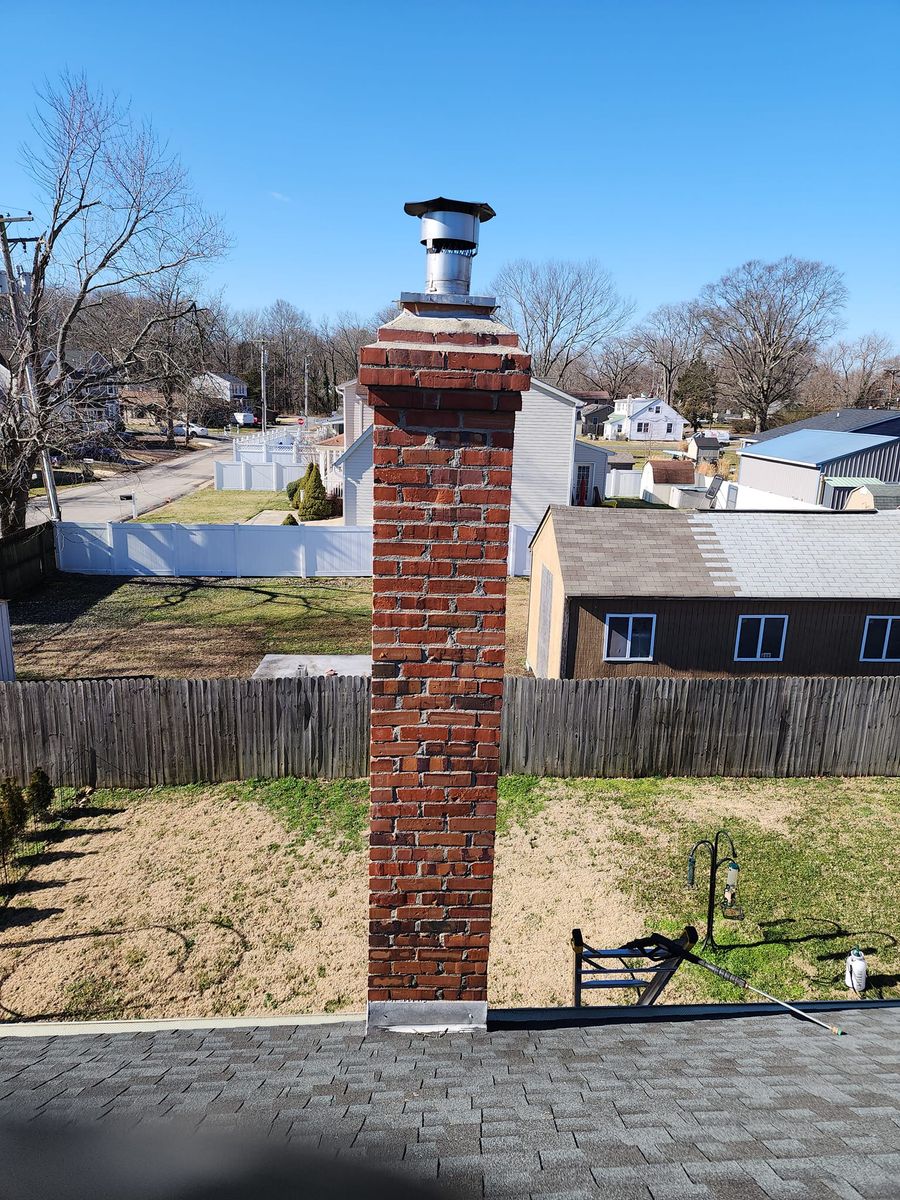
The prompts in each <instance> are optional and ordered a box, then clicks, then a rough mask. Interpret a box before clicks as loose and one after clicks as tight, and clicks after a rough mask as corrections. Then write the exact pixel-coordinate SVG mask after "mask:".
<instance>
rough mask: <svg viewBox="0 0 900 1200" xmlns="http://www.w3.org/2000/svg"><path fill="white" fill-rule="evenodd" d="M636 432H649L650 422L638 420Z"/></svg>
mask: <svg viewBox="0 0 900 1200" xmlns="http://www.w3.org/2000/svg"><path fill="white" fill-rule="evenodd" d="M637 432H638V433H649V432H650V422H649V421H638V423H637Z"/></svg>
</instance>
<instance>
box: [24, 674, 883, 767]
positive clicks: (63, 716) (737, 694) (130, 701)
mask: <svg viewBox="0 0 900 1200" xmlns="http://www.w3.org/2000/svg"><path fill="white" fill-rule="evenodd" d="M368 722H369V683H368V680H366V679H352V678H344V677H340V676H338V677H331V678H325V679H276V680H262V679H94V680H67V681H61V682H53V683H0V730H2V735H0V778H2V777H5V776H12V777H13V778H16V779H18V780H20V781H23V782H24V781H25V780H26V779H27V777H28V775H29V773H30V772H31V771H32V770H33V769H34V768H35V767H37V766H42V767H44V768H45V769H46V770H47V771H48V773H49V774H50V776H51V778H52V779H53V780H54V782H57V783H60V784H76V785H77V784H84V783H96V784H98V785H99V786H109V787H113V786H118V787H150V786H154V785H156V784H179V783H194V782H211V783H212V782H222V781H226V780H230V779H250V778H257V777H260V778H263V777H278V776H282V775H301V776H302V775H305V776H311V777H318V778H325V779H333V778H347V777H353V776H360V775H365V774H366V772H367V770H368V740H369V723H368ZM501 736H502V764H503V770H504V772H506V773H507V774H511V773H523V774H533V775H558V776H579V775H580V776H591V775H597V776H613V777H614V776H639V775H733V776H756V777H765V776H803V775H900V677H896V676H894V677H888V678H852V679H849V678H848V679H825V678H787V677H785V678H780V679H778V678H772V679H671V678H658V679H653V678H641V679H589V680H543V679H542V680H536V679H519V678H512V677H510V678H508V679H507V680H506V692H505V696H504V705H503V724H502V734H501Z"/></svg>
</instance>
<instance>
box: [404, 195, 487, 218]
mask: <svg viewBox="0 0 900 1200" xmlns="http://www.w3.org/2000/svg"><path fill="white" fill-rule="evenodd" d="M403 211H404V212H405V213H408V214H409V216H411V217H423V216H425V214H426V213H430V212H458V213H469V215H470V216H473V217H477V218H478V220H479V221H489V220H490V219H491V217H496V215H497V214H496V213H495V212H494V210H493V209H492V208H491V206H490V205H489V204H475V203H474V202H473V201H471V200H448V199H447V198H446V196H435V198H434V199H433V200H410V201H409V202H408V203H407V204H404V205H403Z"/></svg>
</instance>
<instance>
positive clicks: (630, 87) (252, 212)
mask: <svg viewBox="0 0 900 1200" xmlns="http://www.w3.org/2000/svg"><path fill="white" fill-rule="evenodd" d="M3 24H4V35H5V36H4V43H5V46H6V51H5V65H6V66H9V67H11V74H10V75H7V76H6V77H5V79H4V89H3V114H4V119H3V121H2V123H0V205H2V206H3V207H4V208H13V207H15V208H20V207H31V206H33V205H34V203H35V196H34V194H33V192H32V191H31V189H30V184H29V182H28V181H27V180H26V179H25V177H24V176H23V174H22V172H21V170H20V169H19V166H18V147H19V145H20V144H21V142H22V140H23V139H24V138H26V137H27V136H28V132H29V125H28V121H29V112H30V110H31V108H32V106H33V91H34V88H35V86H36V85H39V84H40V83H41V81H42V79H43V78H45V77H47V78H53V77H54V76H55V75H56V74H57V73H58V72H59V71H60V70H62V69H64V68H69V69H70V70H74V71H82V70H83V71H84V72H85V73H86V75H87V76H88V78H89V80H91V81H92V82H94V83H96V84H98V85H102V86H103V87H105V88H107V89H109V90H113V91H118V92H119V93H120V94H121V95H122V96H126V97H129V98H130V99H131V102H132V105H133V108H134V110H135V111H136V112H138V113H141V114H147V115H149V116H150V117H151V118H152V120H153V122H154V124H155V125H156V127H157V129H158V130H159V131H160V132H161V133H162V134H164V135H165V136H166V137H167V138H168V139H169V140H170V142H171V144H172V145H173V147H176V148H177V149H178V150H179V151H180V153H181V155H182V157H183V158H184V160H185V162H186V163H187V164H188V165H189V166H190V168H191V171H192V175H193V178H194V181H195V184H196V187H197V190H198V191H199V193H200V194H201V196H202V198H203V200H204V202H205V203H206V204H207V205H208V206H209V207H211V208H213V209H215V210H216V211H218V212H220V213H221V214H222V216H223V218H224V220H225V223H226V225H227V227H228V229H229V230H230V233H231V235H232V238H233V240H234V246H233V250H232V252H231V254H230V256H229V258H228V260H227V262H225V263H223V264H222V265H221V266H220V267H218V268H217V269H216V270H215V271H214V273H213V276H212V282H213V283H214V285H215V286H217V287H223V288H224V289H225V293H226V296H227V299H228V300H229V302H230V303H231V304H232V305H234V306H235V307H245V306H256V305H262V304H265V303H268V302H269V301H271V300H273V299H275V298H276V297H279V296H281V297H284V298H286V299H287V300H290V301H291V302H292V303H294V304H296V305H297V306H298V307H300V308H304V309H306V310H307V311H308V312H310V313H311V314H312V315H313V316H314V317H319V316H322V315H324V314H327V313H333V312H335V311H337V310H339V309H350V310H356V311H359V312H361V313H368V312H370V311H372V310H374V309H375V308H377V307H379V306H381V305H382V304H383V303H385V302H387V301H388V300H390V299H393V298H394V297H395V296H396V295H397V294H398V293H399V291H400V290H402V289H415V288H417V287H418V286H419V284H420V280H421V277H422V273H423V264H422V261H421V257H422V256H421V251H420V248H419V246H418V244H417V241H416V227H415V224H414V222H413V221H412V220H411V219H410V218H409V217H406V216H404V214H403V211H402V206H403V202H404V201H405V200H409V199H423V198H426V197H428V196H431V195H436V194H441V193H442V194H444V195H450V196H458V197H462V198H466V199H474V200H487V201H488V202H490V203H491V204H492V205H493V206H494V208H495V209H496V210H497V214H498V216H497V219H496V220H495V221H493V222H492V223H491V224H490V225H489V226H488V227H487V228H486V229H485V231H484V233H483V238H482V250H481V253H480V255H479V258H478V260H477V261H476V263H475V275H474V282H475V285H476V288H481V290H484V288H485V287H486V285H487V283H488V281H489V280H490V278H491V275H492V273H493V272H494V271H495V270H496V269H497V267H499V266H500V264H501V263H502V262H504V261H505V260H507V259H509V258H514V257H518V256H525V257H530V258H536V259H540V258H552V257H555V258H580V257H589V256H590V257H596V258H598V259H600V260H601V261H602V262H603V263H604V265H605V266H606V267H607V268H608V269H609V270H610V271H611V272H612V274H613V276H614V277H615V279H616V281H617V283H618V286H619V288H620V290H621V291H623V292H624V293H625V294H627V295H629V296H631V297H633V298H634V300H635V301H636V303H637V305H638V310H639V312H641V313H642V312H646V311H647V310H649V309H651V308H652V307H654V306H655V305H656V304H659V303H663V302H666V301H676V300H680V299H684V298H688V297H690V296H691V295H693V294H694V293H695V292H696V291H697V289H698V288H699V287H700V286H701V285H702V284H703V283H704V282H706V281H707V280H709V279H712V278H715V277H717V276H718V275H720V274H721V273H722V272H723V271H724V270H726V269H727V268H729V267H732V266H735V265H737V264H738V263H740V262H742V261H744V260H745V259H748V258H752V257H760V258H767V259H770V258H777V257H780V256H781V255H783V254H787V253H793V254H796V255H799V256H803V257H810V258H819V259H822V260H824V261H827V262H830V263H833V264H835V265H836V266H837V267H839V268H840V269H841V270H842V271H844V272H845V275H846V280H847V284H848V286H849V288H850V296H851V299H850V304H849V306H848V310H847V323H848V332H850V333H853V334H855V333H860V332H863V331H866V330H868V329H873V328H874V329H878V330H881V331H883V332H885V333H888V334H889V335H890V336H892V337H893V338H894V339H895V340H896V341H898V342H900V296H898V289H897V281H898V278H900V271H898V267H900V250H898V239H897V233H898V213H897V196H898V194H900V186H898V185H900V154H898V152H897V150H896V148H895V145H896V131H897V128H898V125H900V99H898V93H900V89H898V88H897V85H896V80H895V77H894V76H895V72H894V68H893V62H894V59H895V57H896V47H897V44H898V41H900V3H898V2H897V0H853V2H852V3H851V2H849V0H840V2H838V0H834V2H832V0H818V2H815V3H814V2H812V0H716V2H707V0H593V2H586V3H578V2H571V0H556V2H555V3H549V2H548V0H541V2H537V0H535V2H532V0H521V2H519V3H515V4H513V3H504V2H493V3H492V2H490V0H480V2H474V0H456V2H455V3H453V4H447V3H443V4H437V3H431V4H429V3H424V2H421V0H420V2H418V3H412V2H408V0H390V2H389V3H384V0H379V2H373V3H368V2H364V0H332V2H331V3H327V4H326V3H316V4H307V3H303V2H301V3H276V2H274V0H256V3H254V4H252V5H248V4H237V3H233V2H231V0H217V2H216V3H208V2H207V0H182V3H178V4H176V3H171V2H170V0H161V2H158V3H154V4H153V5H151V6H146V5H127V4H121V3H120V2H117V3H115V4H112V3H98V2H95V0H80V2H79V3H78V4H72V3H71V2H67V3H59V2H58V0H52V2H50V3H46V2H45V3H43V4H42V5H41V6H40V8H39V9H33V8H31V9H29V8H28V7H27V6H18V7H14V8H12V9H11V10H10V12H9V13H5V14H4V22H3ZM36 35H37V36H36Z"/></svg>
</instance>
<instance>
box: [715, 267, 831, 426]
mask: <svg viewBox="0 0 900 1200" xmlns="http://www.w3.org/2000/svg"><path fill="white" fill-rule="evenodd" d="M846 296H847V290H846V288H845V287H844V283H843V279H842V277H841V275H840V273H839V272H838V271H837V270H835V268H834V267H830V266H827V265H825V264H824V263H820V262H812V261H809V260H806V259H797V258H793V257H786V258H782V259H779V260H778V262H774V263H764V262H760V261H758V260H753V261H751V262H746V263H744V264H743V266H740V267H738V268H737V269H736V270H734V271H730V272H729V273H728V274H727V275H723V276H722V278H721V279H719V280H718V281H717V282H716V283H711V284H707V286H706V287H705V288H704V289H703V291H702V293H701V297H700V301H701V303H700V309H699V319H700V323H701V328H702V331H703V335H704V337H705V339H706V341H707V343H708V344H709V345H710V346H711V347H713V348H714V349H715V351H716V352H717V354H718V356H719V359H720V366H721V367H723V368H724V372H725V380H724V381H725V383H726V384H727V385H728V386H730V389H731V391H732V393H733V395H734V397H735V398H736V399H737V401H738V402H739V403H740V404H742V405H743V406H744V407H746V408H747V409H749V411H750V412H751V413H752V414H753V416H754V419H755V421H756V429H757V431H760V430H763V429H766V428H767V426H768V422H769V416H770V413H771V412H772V411H773V408H776V407H778V406H783V405H785V404H787V403H789V402H790V401H791V400H792V399H793V398H794V397H795V396H796V394H797V390H798V387H799V385H800V383H801V382H802V381H803V380H804V379H805V378H806V377H807V376H808V375H809V374H810V372H811V371H812V370H813V367H814V363H815V357H814V356H815V352H816V350H817V348H818V347H819V346H820V345H821V343H822V342H823V341H826V340H827V339H828V338H830V337H832V336H833V335H834V334H835V333H836V332H837V329H838V327H839V324H840V318H841V311H842V309H843V307H844V304H845V302H846Z"/></svg>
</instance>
